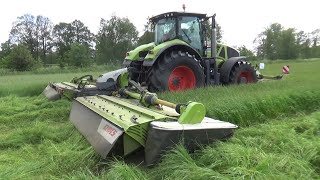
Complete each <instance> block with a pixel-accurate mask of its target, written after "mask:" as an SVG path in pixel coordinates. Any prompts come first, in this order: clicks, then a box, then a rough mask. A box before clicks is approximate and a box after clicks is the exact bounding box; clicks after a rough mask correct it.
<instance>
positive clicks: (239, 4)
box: [0, 0, 320, 48]
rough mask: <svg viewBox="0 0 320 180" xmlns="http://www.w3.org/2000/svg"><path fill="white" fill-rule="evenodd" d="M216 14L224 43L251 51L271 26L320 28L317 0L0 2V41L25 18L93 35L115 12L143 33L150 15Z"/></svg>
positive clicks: (10, 0) (57, 0) (75, 0)
mask: <svg viewBox="0 0 320 180" xmlns="http://www.w3.org/2000/svg"><path fill="white" fill-rule="evenodd" d="M182 4H186V11H188V12H200V13H207V14H208V15H211V14H213V13H217V21H218V23H219V24H220V25H221V27H222V30H223V32H224V33H223V41H224V42H225V43H227V44H228V45H231V46H240V45H243V44H244V45H246V46H247V47H249V48H253V40H254V39H255V37H257V35H258V34H259V33H260V32H262V31H263V30H264V28H265V27H267V26H269V25H270V24H271V23H273V22H278V23H280V24H282V25H283V26H285V27H286V28H289V27H294V28H296V29H298V30H304V31H305V32H311V31H313V30H315V29H318V28H320V0H291V1H290V0H241V1H240V0H127V1H125V0H112V1H108V0H90V1H89V0H3V1H0V42H1V43H2V42H4V41H6V40H7V39H8V36H9V32H10V30H11V27H12V23H13V22H14V21H15V20H16V18H17V17H18V16H21V15H23V14H26V13H29V14H32V15H34V16H37V15H42V16H46V17H48V18H49V19H50V20H51V21H52V22H53V23H54V24H57V23H59V22H72V21H73V20H75V19H79V20H81V21H82V22H83V23H84V24H85V25H86V26H88V27H89V29H90V30H91V31H92V32H93V33H96V32H97V31H98V28H99V22H100V19H101V18H104V19H108V18H110V16H111V15H112V14H113V13H115V14H116V15H117V16H121V17H128V18H129V19H130V21H131V22H133V24H134V25H135V26H136V27H137V29H138V31H140V32H142V30H143V25H144V24H145V23H146V18H147V17H148V16H152V15H157V14H160V13H164V12H168V11H182Z"/></svg>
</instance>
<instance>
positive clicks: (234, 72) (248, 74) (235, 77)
mask: <svg viewBox="0 0 320 180" xmlns="http://www.w3.org/2000/svg"><path fill="white" fill-rule="evenodd" d="M255 82H257V75H256V70H255V69H254V67H253V66H251V64H250V63H248V62H246V61H239V62H238V63H236V64H235V65H234V66H233V67H232V69H231V72H230V76H229V83H230V84H246V83H255Z"/></svg>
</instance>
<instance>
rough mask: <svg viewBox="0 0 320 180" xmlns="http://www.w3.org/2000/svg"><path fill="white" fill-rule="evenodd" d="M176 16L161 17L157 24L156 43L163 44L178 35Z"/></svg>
mask: <svg viewBox="0 0 320 180" xmlns="http://www.w3.org/2000/svg"><path fill="white" fill-rule="evenodd" d="M175 28H176V21H175V19H174V18H167V19H161V20H159V21H158V22H157V23H156V24H155V43H156V44H161V43H163V42H165V41H169V40H172V39H174V38H175V37H176V30H175Z"/></svg>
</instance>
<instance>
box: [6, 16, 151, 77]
mask: <svg viewBox="0 0 320 180" xmlns="http://www.w3.org/2000/svg"><path fill="white" fill-rule="evenodd" d="M146 32H147V31H146ZM150 38H151V39H150ZM152 39H153V36H152V37H149V39H145V40H144V41H149V42H150V41H152ZM139 40H140V39H139V37H138V31H137V29H136V27H135V26H134V25H133V24H132V23H131V22H130V21H129V19H128V18H121V17H117V16H115V15H113V16H112V17H111V18H110V19H108V20H105V19H101V21H100V28H99V31H98V33H97V34H93V33H92V32H91V31H90V30H89V28H88V27H87V26H85V24H84V23H83V22H81V21H80V20H74V21H72V22H70V23H66V22H60V23H58V24H55V25H54V24H53V23H52V22H51V20H50V19H49V18H47V17H44V16H41V15H39V16H33V15H30V14H25V15H23V16H20V17H18V18H17V20H16V21H15V22H14V23H13V26H12V29H11V31H10V34H9V39H8V40H7V41H6V42H4V43H1V51H0V68H10V69H15V70H18V71H24V70H30V69H32V68H35V67H38V66H42V65H47V64H59V65H60V66H61V67H64V66H77V67H84V66H88V65H90V64H93V63H97V64H107V63H120V62H122V59H123V58H124V55H125V53H126V52H127V51H128V50H130V49H132V48H134V47H135V46H137V45H138V44H139Z"/></svg>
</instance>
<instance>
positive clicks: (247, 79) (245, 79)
mask: <svg viewBox="0 0 320 180" xmlns="http://www.w3.org/2000/svg"><path fill="white" fill-rule="evenodd" d="M238 82H239V83H252V82H253V76H252V73H250V72H249V71H242V72H241V73H240V75H239V78H238Z"/></svg>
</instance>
